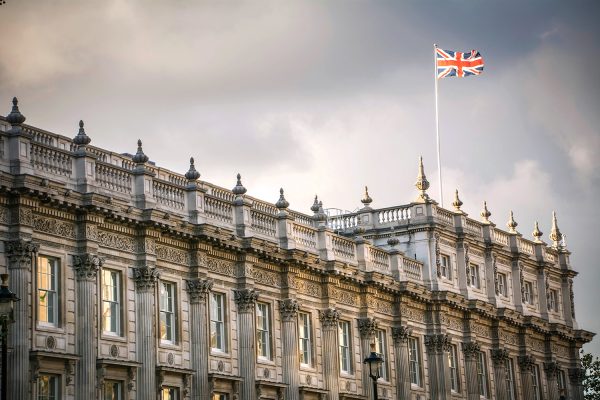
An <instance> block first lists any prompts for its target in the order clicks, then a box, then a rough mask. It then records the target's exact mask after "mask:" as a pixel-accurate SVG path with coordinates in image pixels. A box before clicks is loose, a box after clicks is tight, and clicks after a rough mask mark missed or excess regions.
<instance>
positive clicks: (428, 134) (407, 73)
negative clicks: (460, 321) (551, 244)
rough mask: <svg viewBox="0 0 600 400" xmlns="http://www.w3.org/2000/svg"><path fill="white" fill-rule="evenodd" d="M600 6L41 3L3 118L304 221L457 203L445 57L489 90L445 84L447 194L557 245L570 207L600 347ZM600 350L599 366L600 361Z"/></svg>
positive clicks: (2, 35) (586, 301) (13, 60)
mask: <svg viewBox="0 0 600 400" xmlns="http://www.w3.org/2000/svg"><path fill="white" fill-rule="evenodd" d="M599 16H600V3H599V2H597V1H569V2H566V1H548V0H544V1H527V2H523V1H491V0H487V1H485V0H482V1H466V0H465V1H458V0H457V1H447V2H433V1H414V2H398V1H390V2H384V1H379V2H373V1H372V2H367V1H339V2H336V1H302V2H301V1H252V2H224V1H214V2H211V1H201V2H200V1H194V2H192V1H139V2H138V1H132V0H129V1H125V0H105V1H78V2H73V1H67V0H64V1H51V0H48V1H34V0H6V4H4V5H2V6H0V105H2V104H3V106H1V107H3V111H0V113H1V114H3V115H6V114H7V113H8V112H9V111H10V99H11V98H12V97H13V96H17V97H18V98H19V99H20V104H19V105H20V108H21V111H22V112H23V114H24V115H26V116H27V123H29V124H31V125H34V126H37V127H40V128H43V129H46V130H49V131H53V132H56V133H60V134H63V135H67V136H71V137H72V136H74V135H75V134H76V133H77V128H78V127H77V123H78V121H79V119H83V120H84V121H85V123H86V125H85V126H86V132H87V134H88V135H89V136H90V137H91V138H92V144H94V145H96V146H99V147H103V148H107V149H111V150H113V151H116V152H130V153H133V152H135V149H136V141H137V139H138V138H140V139H142V141H143V143H144V151H145V153H146V154H147V155H149V157H150V158H151V159H152V160H153V161H155V162H156V163H157V164H158V165H160V166H164V167H167V168H170V169H172V170H174V171H178V172H181V173H183V172H185V171H186V170H187V168H188V160H189V157H190V156H194V157H195V159H196V168H197V169H198V170H199V171H200V173H201V174H202V179H204V180H207V181H209V182H212V183H215V184H218V185H221V186H225V187H233V186H234V184H235V175H236V173H238V172H240V173H241V174H242V177H243V182H244V185H245V186H246V187H247V188H248V194H250V195H252V196H256V197H259V198H262V199H265V200H271V201H273V202H275V201H276V200H277V198H278V190H279V187H280V186H282V187H283V188H284V189H285V191H286V192H285V193H286V198H287V199H288V201H289V202H290V203H291V207H292V208H294V209H297V210H299V211H304V212H309V207H310V205H311V204H312V199H313V197H314V195H315V194H318V195H319V197H320V198H321V199H322V200H323V202H324V205H325V207H337V208H341V209H347V210H354V209H355V208H356V207H357V206H359V205H360V202H359V199H360V198H361V196H362V190H363V187H364V186H365V185H368V186H369V192H370V194H371V197H373V199H374V202H373V206H374V207H384V206H391V205H398V204H405V203H408V202H410V201H411V200H413V199H414V198H415V197H416V194H417V192H416V190H415V189H414V182H415V178H416V173H417V160H418V156H419V155H423V157H424V161H425V168H426V173H427V176H428V178H429V180H430V181H431V184H432V185H431V189H430V194H431V196H432V197H433V198H435V199H438V200H439V194H438V190H437V187H438V186H437V182H438V174H437V164H436V152H435V118H434V117H435V108H434V104H435V103H434V78H433V68H434V67H433V44H434V43H437V44H438V45H439V46H440V47H442V48H444V49H448V50H458V51H468V50H471V49H477V50H479V51H480V52H481V54H482V55H483V57H484V59H485V62H486V65H485V71H484V74H483V75H481V76H479V77H470V78H466V79H457V78H449V79H444V80H442V81H440V84H439V106H440V132H441V136H442V164H443V183H444V197H445V203H446V206H447V208H448V206H449V203H450V202H451V198H452V195H453V192H454V189H455V188H458V189H459V190H460V194H461V199H462V200H463V201H464V203H465V204H464V206H463V209H465V210H466V211H467V212H468V213H469V214H470V215H471V216H472V217H474V218H476V219H478V218H479V212H480V210H481V204H482V202H483V200H487V202H488V206H489V209H490V211H491V212H492V217H491V220H492V221H494V222H495V223H496V224H497V225H498V226H500V227H502V228H505V226H506V221H507V220H508V213H509V210H511V209H512V210H514V213H515V219H516V220H517V222H518V223H519V226H518V227H517V230H519V231H520V232H522V233H523V235H524V237H526V238H531V232H532V230H533V225H534V221H536V220H539V222H540V228H541V230H542V231H543V232H544V238H545V240H546V241H549V239H548V233H549V232H550V222H551V213H552V211H553V210H556V211H557V213H558V221H559V225H560V228H561V230H562V231H563V232H564V233H565V234H566V237H567V245H568V248H569V250H571V251H572V252H573V255H572V257H571V262H572V265H573V268H574V269H575V270H577V271H579V273H580V275H579V276H578V277H577V278H576V279H575V301H576V313H577V319H578V320H579V323H580V326H581V327H582V328H584V329H587V330H591V331H594V332H600V318H598V311H597V310H598V304H600V290H598V286H599V283H600V266H599V265H598V262H597V260H598V256H597V252H596V250H595V248H596V247H597V246H598V243H599V240H600V239H598V238H597V237H596V235H597V234H598V223H599V222H600V218H599V216H600V215H599V211H598V206H597V202H598V198H599V195H600V189H599V183H600V173H599V171H600V170H599V165H600V158H599V157H598V155H599V152H600V133H599V131H598V126H600V113H599V111H600V102H599V98H600V79H598V74H597V68H598V65H599V64H600V52H599V50H600V28H599V27H600V24H599V23H598V17H599ZM599 343H600V340H595V341H594V342H593V343H592V345H591V346H589V345H588V346H587V348H588V349H589V350H593V351H594V352H595V353H596V354H600V344H599Z"/></svg>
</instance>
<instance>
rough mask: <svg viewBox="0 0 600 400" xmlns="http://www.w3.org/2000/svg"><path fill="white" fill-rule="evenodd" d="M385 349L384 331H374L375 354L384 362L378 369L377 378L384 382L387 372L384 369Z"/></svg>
mask: <svg viewBox="0 0 600 400" xmlns="http://www.w3.org/2000/svg"><path fill="white" fill-rule="evenodd" d="M385 349H386V344H385V331H383V330H381V329H378V330H377V331H375V352H377V353H379V355H380V356H381V358H383V360H384V363H383V364H381V366H380V367H379V376H380V377H381V379H383V380H384V381H387V380H388V371H387V367H386V365H387V363H386V362H385V359H386V358H387V352H386V351H385Z"/></svg>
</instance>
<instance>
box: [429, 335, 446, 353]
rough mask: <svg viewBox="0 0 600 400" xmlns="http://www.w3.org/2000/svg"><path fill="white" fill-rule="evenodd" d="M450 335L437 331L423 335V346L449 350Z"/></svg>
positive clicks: (435, 349) (434, 349)
mask: <svg viewBox="0 0 600 400" xmlns="http://www.w3.org/2000/svg"><path fill="white" fill-rule="evenodd" d="M450 342H451V339H450V336H449V335H448V334H447V333H437V334H432V335H426V336H425V346H426V347H427V348H429V349H430V350H433V351H449V350H450Z"/></svg>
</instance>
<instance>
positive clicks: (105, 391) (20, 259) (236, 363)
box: [0, 99, 593, 400]
mask: <svg viewBox="0 0 600 400" xmlns="http://www.w3.org/2000/svg"><path fill="white" fill-rule="evenodd" d="M24 121H25V117H24V116H23V115H22V114H21V113H20V111H19V109H18V105H17V101H16V99H15V100H14V102H13V109H12V112H11V113H10V114H8V115H7V116H6V117H5V118H1V119H0V134H1V136H0V235H1V237H0V253H2V256H0V271H5V272H6V273H8V274H9V277H10V278H9V279H10V280H9V287H10V289H11V290H12V291H13V292H15V293H16V294H17V295H18V296H19V297H20V299H21V300H20V301H19V302H18V303H17V304H16V307H15V318H14V320H15V321H14V323H12V324H11V325H10V329H9V334H8V343H9V355H8V365H7V366H3V367H5V368H6V369H7V371H6V372H7V373H8V381H9V385H8V390H9V398H11V399H33V400H47V399H48V400H49V399H110V400H116V399H119V400H120V399H140V400H145V399H163V400H171V399H177V400H180V399H181V400H184V399H194V400H198V399H202V400H233V399H238V400H258V399H277V400H279V399H288V400H300V399H306V400H308V399H329V400H338V399H373V398H374V394H373V387H372V381H371V379H370V378H369V372H368V368H366V366H365V365H364V364H363V362H362V361H363V359H364V358H365V357H367V356H368V355H369V354H370V351H371V346H374V348H375V351H376V352H378V353H380V354H381V355H382V357H383V358H384V360H385V362H384V364H383V366H382V367H381V369H380V371H379V373H380V375H381V378H380V379H379V381H378V397H379V399H411V400H426V399H445V400H450V399H469V400H475V399H477V400H480V399H498V400H514V399H540V400H541V399H548V400H558V399H559V396H560V395H564V396H565V398H568V399H582V398H583V394H582V387H581V378H582V373H581V367H580V362H579V350H580V348H581V346H582V345H583V344H584V343H586V342H588V341H590V340H591V338H592V336H593V334H592V333H590V332H587V331H585V330H582V329H580V327H579V326H578V324H577V321H576V318H575V309H574V293H573V286H572V282H573V278H574V277H575V276H576V272H575V271H574V270H573V269H572V268H571V266H570V263H569V255H570V253H569V251H568V250H567V249H566V248H565V246H564V243H563V240H562V234H561V233H560V230H559V228H558V224H557V221H556V216H554V220H553V228H552V232H551V234H550V235H549V239H550V241H549V242H551V244H550V245H548V244H546V243H544V242H543V241H542V233H541V232H540V231H539V229H537V227H536V229H535V231H534V234H533V238H532V239H531V240H529V239H525V238H524V237H523V236H522V235H521V234H520V233H519V232H518V231H517V229H516V227H517V223H516V222H515V221H514V218H513V217H512V214H511V216H510V220H509V223H508V230H502V229H500V228H498V227H497V226H496V225H495V224H494V223H492V222H491V221H490V216H491V214H490V212H489V211H488V210H487V207H485V206H484V210H483V211H482V213H481V219H477V220H475V219H471V218H470V217H468V216H467V215H466V214H465V213H464V212H463V211H461V205H462V203H461V201H460V200H459V198H458V193H457V195H456V199H455V201H454V202H453V207H452V209H451V210H448V209H444V208H442V207H440V206H439V205H438V204H437V203H436V202H435V201H434V200H432V199H430V198H429V196H428V194H427V189H428V186H429V183H428V182H427V179H426V177H425V173H424V168H423V163H422V162H421V163H420V165H419V172H418V179H417V183H416V187H417V189H418V196H417V198H416V200H415V201H413V202H411V203H410V204H406V205H402V206H396V207H388V208H382V209H374V208H372V207H371V203H372V199H371V198H370V196H369V194H368V191H367V190H365V194H364V197H363V198H362V200H361V202H362V204H363V205H362V208H360V209H359V210H358V211H357V212H354V213H347V214H340V215H336V216H332V215H328V214H327V213H326V211H325V210H324V208H323V204H322V203H321V202H320V201H318V199H317V198H315V201H314V204H313V205H312V207H311V210H312V212H313V215H305V214H302V213H299V212H296V211H293V210H291V209H290V208H289V203H288V202H287V201H286V199H285V196H284V192H283V190H281V191H280V193H279V200H277V201H276V202H275V203H274V204H273V203H269V202H265V201H262V200H259V199H256V198H253V197H251V196H249V195H247V194H246V188H245V187H244V186H243V184H242V180H241V177H240V176H239V175H238V177H237V183H236V185H235V187H233V189H232V190H228V189H224V188H221V187H218V186H215V185H213V184H210V183H208V182H204V181H202V180H200V174H199V173H198V171H197V170H196V169H195V167H194V160H193V159H191V160H190V168H189V171H187V173H185V174H184V175H181V174H178V173H174V172H172V171H169V170H167V169H164V168H161V167H158V166H156V165H155V164H154V163H152V162H150V161H149V159H148V156H146V155H145V154H144V152H143V149H142V143H141V142H140V141H138V148H137V152H136V153H135V154H134V155H129V154H119V153H115V152H112V151H108V150H105V149H100V148H97V147H94V146H92V145H91V144H90V142H91V138H90V137H89V136H87V134H86V132H85V129H84V125H83V122H80V125H79V132H78V133H77V134H76V135H75V136H74V137H73V138H69V137H66V136H61V135H57V134H54V133H50V132H47V131H44V130H42V129H38V128H34V127H32V126H28V125H25V124H24ZM275 198H276V197H275Z"/></svg>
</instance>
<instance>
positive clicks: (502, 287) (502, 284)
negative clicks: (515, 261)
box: [497, 272, 508, 297]
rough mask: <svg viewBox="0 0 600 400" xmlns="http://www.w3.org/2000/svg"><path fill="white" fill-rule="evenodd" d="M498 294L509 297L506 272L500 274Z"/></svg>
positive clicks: (498, 276)
mask: <svg viewBox="0 0 600 400" xmlns="http://www.w3.org/2000/svg"><path fill="white" fill-rule="evenodd" d="M497 279H498V293H499V294H500V295H501V296H503V297H508V277H507V276H506V274H505V273H504V272H498V275H497Z"/></svg>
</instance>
